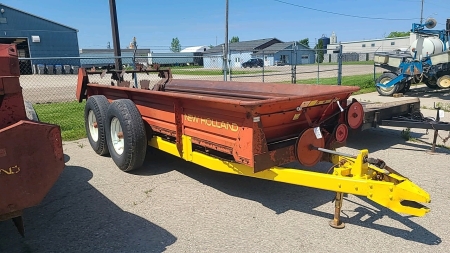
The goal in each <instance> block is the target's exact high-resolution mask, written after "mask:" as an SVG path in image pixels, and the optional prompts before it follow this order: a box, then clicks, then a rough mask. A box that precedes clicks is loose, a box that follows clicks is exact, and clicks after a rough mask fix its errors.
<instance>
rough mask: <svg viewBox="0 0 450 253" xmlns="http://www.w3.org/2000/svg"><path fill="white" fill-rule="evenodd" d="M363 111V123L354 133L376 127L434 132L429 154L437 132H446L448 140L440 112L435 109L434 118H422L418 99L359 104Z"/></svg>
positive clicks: (446, 126)
mask: <svg viewBox="0 0 450 253" xmlns="http://www.w3.org/2000/svg"><path fill="white" fill-rule="evenodd" d="M361 104H362V106H363V111H364V117H363V123H362V124H361V126H360V127H359V128H358V129H355V130H354V131H364V130H367V129H371V128H378V127H383V126H387V127H399V128H409V129H413V128H416V129H426V130H432V131H434V137H433V142H432V143H431V145H432V146H431V152H434V151H435V149H436V142H437V137H438V132H439V131H448V132H449V134H448V136H447V137H443V138H442V139H443V141H444V142H446V141H448V140H449V139H450V123H449V122H444V121H441V119H440V110H441V108H439V107H436V106H435V108H434V109H436V117H434V118H433V117H424V116H423V114H422V113H421V111H420V99H419V98H411V99H407V100H399V101H394V102H387V103H375V102H361Z"/></svg>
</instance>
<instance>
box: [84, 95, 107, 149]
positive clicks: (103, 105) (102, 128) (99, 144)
mask: <svg viewBox="0 0 450 253" xmlns="http://www.w3.org/2000/svg"><path fill="white" fill-rule="evenodd" d="M108 107H109V101H108V99H106V97H105V96H103V95H95V96H91V97H89V98H88V100H87V102H86V106H85V107H84V127H85V130H86V135H87V137H88V140H89V144H91V147H92V149H93V150H94V151H95V153H97V154H98V155H101V156H104V155H108V154H109V150H108V145H107V143H106V142H107V140H106V113H107V111H108ZM90 112H92V113H93V116H94V118H91V122H90V121H89V120H90V119H89V117H90ZM91 116H92V115H91ZM91 125H92V126H91ZM91 127H92V128H91ZM95 129H96V132H95Z"/></svg>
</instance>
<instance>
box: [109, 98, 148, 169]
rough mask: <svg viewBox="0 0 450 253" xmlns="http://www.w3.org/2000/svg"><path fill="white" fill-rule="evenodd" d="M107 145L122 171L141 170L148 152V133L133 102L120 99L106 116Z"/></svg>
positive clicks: (112, 104) (113, 104)
mask: <svg viewBox="0 0 450 253" xmlns="http://www.w3.org/2000/svg"><path fill="white" fill-rule="evenodd" d="M106 122H107V126H106V129H107V130H106V132H107V135H106V136H107V144H108V148H109V151H110V155H111V158H112V159H113V161H114V163H115V164H116V165H117V167H119V169H121V170H122V171H126V172H128V171H131V170H134V169H137V168H140V167H141V166H142V164H143V163H144V160H145V155H146V152H147V133H146V129H145V125H144V122H143V120H142V117H141V114H140V113H139V110H138V109H137V107H136V105H135V104H134V103H133V101H131V100H129V99H118V100H115V101H114V102H112V103H111V105H110V106H109V108H108V112H107V116H106Z"/></svg>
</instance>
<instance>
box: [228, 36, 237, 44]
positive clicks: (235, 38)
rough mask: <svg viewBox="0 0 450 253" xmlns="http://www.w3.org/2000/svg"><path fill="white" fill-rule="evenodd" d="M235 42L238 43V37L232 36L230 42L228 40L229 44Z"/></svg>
mask: <svg viewBox="0 0 450 253" xmlns="http://www.w3.org/2000/svg"><path fill="white" fill-rule="evenodd" d="M235 42H239V37H238V36H233V38H231V40H230V43H235Z"/></svg>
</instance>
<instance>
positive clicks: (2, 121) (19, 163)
mask: <svg viewBox="0 0 450 253" xmlns="http://www.w3.org/2000/svg"><path fill="white" fill-rule="evenodd" d="M19 73H20V72H19V64H18V58H17V53H16V47H15V45H2V44H0V220H5V219H10V218H12V219H13V221H14V224H15V225H16V226H17V228H18V230H19V232H20V233H21V235H22V236H23V232H24V231H23V222H22V218H21V217H20V215H21V213H22V210H23V209H25V208H29V207H32V206H35V205H37V204H39V203H40V202H41V201H42V200H43V198H44V197H45V195H46V194H47V192H48V191H49V190H50V188H51V187H52V186H53V184H54V183H55V182H56V180H57V179H58V177H59V175H60V173H61V172H62V170H63V169H64V159H63V149H62V140H61V130H60V127H59V126H57V125H51V124H45V123H39V122H33V121H30V120H28V119H27V116H26V112H25V105H24V100H23V96H22V88H21V86H20V83H19ZM79 92H81V89H80V90H79Z"/></svg>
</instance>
